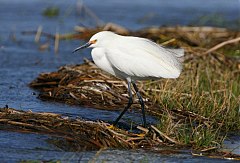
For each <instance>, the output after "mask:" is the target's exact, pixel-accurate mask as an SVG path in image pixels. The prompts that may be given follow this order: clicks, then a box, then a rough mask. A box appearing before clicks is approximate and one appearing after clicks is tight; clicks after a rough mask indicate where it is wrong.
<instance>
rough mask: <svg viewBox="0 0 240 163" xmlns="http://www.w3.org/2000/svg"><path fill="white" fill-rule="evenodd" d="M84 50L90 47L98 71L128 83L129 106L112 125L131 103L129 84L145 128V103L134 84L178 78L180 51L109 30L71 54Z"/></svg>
mask: <svg viewBox="0 0 240 163" xmlns="http://www.w3.org/2000/svg"><path fill="white" fill-rule="evenodd" d="M87 47H90V48H93V49H92V52H91V54H92V58H93V61H94V63H95V64H96V65H97V66H98V67H99V68H101V69H102V70H104V71H106V72H108V73H110V74H112V75H114V76H117V77H119V78H121V79H125V80H126V81H127V84H128V94H129V100H128V104H127V106H126V107H125V108H124V110H123V111H122V113H121V114H120V115H119V117H118V118H117V119H116V120H115V122H114V125H116V124H117V123H118V121H119V120H120V119H121V117H122V116H123V114H124V113H125V112H126V111H127V110H128V109H129V108H130V107H131V105H132V103H133V98H132V91H131V84H132V85H133V88H134V90H135V91H136V94H137V96H138V99H139V103H140V105H141V109H142V115H143V126H144V127H146V118H145V111H144V101H143V99H142V97H141V95H140V93H139V90H138V88H137V86H136V84H135V81H137V80H146V79H158V78H177V77H178V76H179V75H180V73H181V70H182V65H181V61H180V57H182V56H183V55H184V52H183V50H176V49H167V48H164V47H162V46H160V45H158V44H156V43H154V42H152V41H150V40H148V39H145V38H140V37H133V36H121V35H118V34H115V33H113V32H110V31H102V32H98V33H96V34H95V35H93V36H92V37H91V38H90V40H89V42H87V43H86V44H84V45H82V46H80V47H78V48H76V49H75V50H74V51H73V52H76V51H78V50H80V49H83V48H87Z"/></svg>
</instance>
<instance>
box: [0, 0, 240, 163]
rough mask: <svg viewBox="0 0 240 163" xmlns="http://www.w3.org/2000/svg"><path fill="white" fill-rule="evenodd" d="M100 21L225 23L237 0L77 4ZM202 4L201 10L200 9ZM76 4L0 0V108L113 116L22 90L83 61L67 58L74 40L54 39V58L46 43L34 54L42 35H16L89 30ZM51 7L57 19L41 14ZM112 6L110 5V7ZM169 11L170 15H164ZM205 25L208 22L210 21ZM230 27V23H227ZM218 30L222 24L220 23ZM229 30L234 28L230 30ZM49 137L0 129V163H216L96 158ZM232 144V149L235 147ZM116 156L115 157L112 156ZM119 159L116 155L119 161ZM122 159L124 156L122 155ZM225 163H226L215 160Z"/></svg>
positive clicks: (139, 156) (133, 154)
mask: <svg viewBox="0 0 240 163" xmlns="http://www.w3.org/2000/svg"><path fill="white" fill-rule="evenodd" d="M83 2H84V4H85V5H86V6H87V7H88V8H90V9H91V10H92V11H93V12H94V13H95V14H96V15H98V17H99V18H100V19H101V20H102V22H109V21H111V22H115V23H118V24H120V25H123V26H125V27H127V28H129V29H139V28H143V27H147V26H150V25H157V26H159V25H178V24H180V25H185V24H191V23H192V22H194V21H196V19H198V18H199V17H201V16H203V15H206V14H216V13H220V14H221V15H223V16H224V17H225V18H226V19H227V20H228V22H232V21H234V20H236V19H237V18H239V8H238V6H239V1H237V0H232V1H231V2H227V1H224V0H222V1H219V0H218V1H216V0H214V1H211V2H208V1H207V0H204V1H201V4H199V3H200V2H199V3H197V2H196V3H193V1H190V0H187V1H186V2H185V3H183V2H181V3H179V2H178V1H177V0H171V1H167V2H165V1H160V2H159V1H157V0H154V1H151V3H146V2H145V1H143V0H141V1H138V2H136V1H125V0H124V1H110V0H106V1H104V3H100V4H98V3H97V2H96V1H93V0H89V1H83ZM203 3H207V4H208V5H206V6H207V7H205V5H202V4H203ZM79 4H80V1H75V0H71V1H64V0H59V1H47V0H36V1H30V0H22V1H17V0H12V1H9V0H2V1H1V2H0V22H1V27H0V106H1V107H3V106H5V105H8V106H10V107H13V108H17V109H22V110H32V111H35V112H40V111H42V112H55V113H61V114H63V115H67V116H73V117H75V116H78V117H81V118H84V119H91V120H98V119H101V120H104V121H112V119H115V118H116V117H117V116H118V114H119V112H114V111H112V112H110V111H103V110H96V109H94V108H83V107H77V106H68V105H64V104H59V103H53V102H46V101H41V100H39V99H37V98H36V97H37V95H36V94H37V92H35V91H34V90H31V89H30V88H29V87H28V83H30V82H31V81H32V80H33V79H35V78H36V77H37V76H38V74H39V73H41V72H51V71H55V70H56V69H57V68H58V67H59V66H62V65H65V64H77V63H82V62H83V57H87V58H90V55H89V50H85V51H84V52H83V53H84V54H83V55H81V56H80V55H78V54H72V53H71V51H72V49H74V48H75V47H77V46H78V45H79V41H73V40H71V41H60V46H59V53H58V54H54V47H53V45H54V41H53V40H51V41H49V43H50V47H49V49H47V50H45V51H39V50H38V48H39V45H40V44H43V43H46V42H47V41H48V40H47V39H46V38H44V37H42V38H41V39H40V43H38V44H37V43H35V42H34V37H35V36H34V35H22V33H21V32H22V31H32V30H37V28H38V26H39V25H42V26H43V31H44V32H48V33H52V34H54V33H56V32H59V33H70V32H72V31H73V27H74V26H75V25H76V24H78V25H84V26H87V27H91V26H94V25H95V24H96V23H95V21H92V19H91V18H88V17H87V16H86V14H85V15H84V14H81V13H79V12H80V11H79V10H76V8H77V6H79ZM49 6H57V7H59V9H60V15H59V16H58V17H57V18H47V17H44V16H42V12H43V10H44V9H45V8H46V7H49ZM113 6H114V7H113ZM169 11H171V12H169ZM210 24H211V23H210ZM233 24H234V23H233ZM223 26H226V24H224V25H223ZM230 27H231V28H233V27H234V26H230ZM136 117H139V116H138V114H137V113H128V114H127V116H125V120H128V119H134V121H140V119H137V118H136ZM49 138H50V137H49V136H46V135H38V134H24V133H15V132H8V131H0V149H1V150H0V159H1V160H3V161H4V162H12V161H20V160H36V159H37V160H64V161H70V162H71V161H77V160H85V161H87V160H89V159H95V158H96V160H105V161H124V160H125V159H128V160H129V161H149V162H152V161H158V162H159V161H167V162H176V161H179V160H182V161H184V162H188V161H189V162H194V161H195V162H198V161H200V160H202V159H206V160H207V161H208V162H210V161H216V160H214V159H209V158H198V157H193V156H191V155H189V154H187V152H182V153H181V154H174V155H162V154H161V155H159V154H155V153H151V152H149V153H148V152H145V151H119V150H107V151H103V152H101V154H100V155H99V156H95V155H96V151H93V152H81V153H73V152H65V151H62V150H61V149H58V148H57V147H55V146H53V145H50V144H48V143H47V141H46V140H47V139H49ZM239 139H240V138H239V136H235V137H234V138H233V139H232V140H230V141H229V142H227V143H226V145H228V144H230V146H232V147H233V148H235V150H234V151H235V153H238V154H239V153H240V149H239V148H238V147H239ZM237 143H238V146H236V144H237ZM116 156H117V157H116ZM121 156H122V157H121ZM123 156H124V157H123ZM221 161H226V160H221Z"/></svg>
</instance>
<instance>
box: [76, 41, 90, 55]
mask: <svg viewBox="0 0 240 163" xmlns="http://www.w3.org/2000/svg"><path fill="white" fill-rule="evenodd" d="M90 45H91V42H87V43H86V44H84V45H82V46H79V47H78V48H76V49H74V50H73V51H72V53H75V52H76V51H78V50H80V49H84V48H87V47H89V46H90Z"/></svg>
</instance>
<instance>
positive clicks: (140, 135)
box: [137, 133, 146, 137]
mask: <svg viewBox="0 0 240 163" xmlns="http://www.w3.org/2000/svg"><path fill="white" fill-rule="evenodd" d="M145 135H146V134H145V133H141V134H137V136H138V137H144V136H145Z"/></svg>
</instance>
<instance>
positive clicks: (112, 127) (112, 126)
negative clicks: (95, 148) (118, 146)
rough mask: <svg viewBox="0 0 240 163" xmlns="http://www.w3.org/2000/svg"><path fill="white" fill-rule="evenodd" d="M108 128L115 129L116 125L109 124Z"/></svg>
mask: <svg viewBox="0 0 240 163" xmlns="http://www.w3.org/2000/svg"><path fill="white" fill-rule="evenodd" d="M107 128H108V129H111V130H114V129H115V128H116V127H115V126H114V125H109V126H107Z"/></svg>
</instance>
